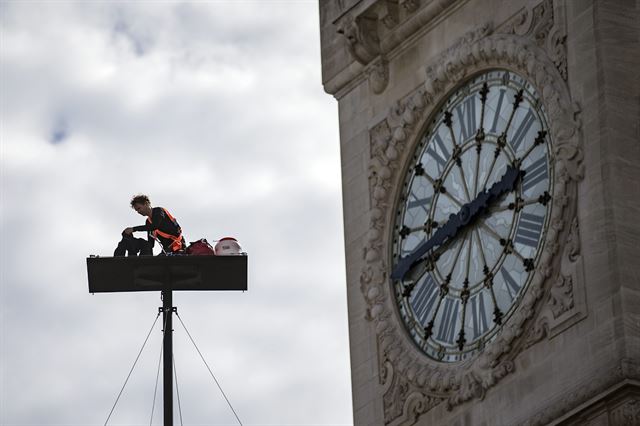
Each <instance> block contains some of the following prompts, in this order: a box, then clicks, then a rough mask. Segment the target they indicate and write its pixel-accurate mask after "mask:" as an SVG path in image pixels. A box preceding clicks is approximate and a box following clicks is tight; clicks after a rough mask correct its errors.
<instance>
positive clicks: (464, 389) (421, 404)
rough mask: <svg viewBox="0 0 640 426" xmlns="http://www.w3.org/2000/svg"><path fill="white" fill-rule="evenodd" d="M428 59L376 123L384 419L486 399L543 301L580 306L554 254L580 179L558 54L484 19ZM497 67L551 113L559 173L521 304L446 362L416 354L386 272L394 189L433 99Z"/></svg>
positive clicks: (364, 287) (372, 297)
mask: <svg viewBox="0 0 640 426" xmlns="http://www.w3.org/2000/svg"><path fill="white" fill-rule="evenodd" d="M431 63H432V64H433V65H431V66H429V67H427V69H426V75H425V83H424V85H423V86H422V87H420V88H418V89H417V90H415V91H414V92H413V93H411V94H409V95H408V96H407V97H406V98H404V99H402V100H400V101H398V102H397V103H396V104H395V105H394V106H393V107H392V108H391V109H390V111H389V112H388V114H387V116H386V118H384V119H383V120H382V121H381V122H380V123H378V124H377V125H375V126H373V127H372V128H371V129H370V143H371V146H370V154H371V159H370V167H369V184H370V194H371V209H370V212H369V214H370V226H369V232H368V235H367V243H366V247H365V249H364V261H365V266H364V268H363V271H362V273H361V277H360V288H361V291H362V293H363V295H364V297H365V300H366V303H367V305H368V309H367V319H368V320H370V321H372V322H373V324H374V327H375V332H376V334H377V338H378V346H379V351H380V353H379V359H380V363H381V365H380V371H381V372H383V374H381V375H380V377H381V385H382V386H383V389H384V397H383V398H384V407H385V422H386V423H387V424H393V425H400V424H412V423H414V422H415V420H416V419H417V417H418V416H419V415H420V414H421V413H424V412H426V411H427V410H429V409H430V408H432V407H433V406H434V405H436V404H438V403H439V402H441V401H446V404H447V407H448V408H449V409H451V408H452V407H455V406H457V405H459V404H461V403H463V402H465V401H468V400H470V399H473V398H477V399H482V398H483V397H484V395H485V393H486V391H487V390H488V389H490V388H491V387H492V386H493V385H495V384H496V383H497V382H498V381H500V380H501V379H502V378H503V377H504V376H506V375H508V374H510V373H511V372H513V371H514V368H515V367H514V362H513V360H514V358H515V357H516V356H517V355H518V353H520V352H521V351H522V350H524V349H525V348H526V345H524V344H522V341H523V337H526V333H525V329H526V326H528V325H527V324H528V323H529V322H531V321H532V319H535V318H536V317H537V316H538V313H539V312H540V311H541V309H540V303H539V302H540V300H543V299H545V298H547V299H548V300H550V301H551V300H553V302H550V305H549V306H550V308H549V309H550V310H551V313H552V315H557V316H554V319H557V318H561V317H562V315H564V314H566V313H567V312H570V311H571V309H573V307H572V306H571V305H572V304H573V305H574V306H575V302H573V292H574V288H575V287H577V286H579V285H575V283H576V281H575V280H574V278H573V275H571V273H570V272H569V273H568V275H567V276H570V277H572V278H571V280H570V281H567V280H564V281H563V277H564V275H562V267H561V265H559V262H558V261H557V258H558V256H557V255H556V254H557V252H558V251H560V248H561V247H563V246H565V239H566V238H567V235H568V234H569V228H570V227H571V224H572V223H574V218H575V209H576V196H577V195H576V194H577V192H576V183H577V181H579V180H580V179H582V176H583V166H582V149H581V146H580V135H579V129H580V122H579V120H578V119H577V114H578V112H579V109H578V108H577V106H576V105H574V104H572V102H571V98H570V95H569V92H568V88H567V86H566V83H565V81H564V77H563V75H562V73H561V71H559V70H558V68H557V65H556V63H555V61H554V59H553V57H552V56H550V55H549V54H548V52H547V51H546V49H544V48H543V47H541V46H540V44H539V43H538V42H537V40H536V39H532V38H531V37H529V36H526V35H518V34H515V33H511V34H509V33H507V34H504V33H495V34H494V33H493V32H492V30H491V26H488V25H487V26H485V27H483V28H480V29H479V30H477V31H474V32H470V33H468V34H466V35H465V36H464V37H462V38H461V39H460V40H459V41H458V42H456V43H455V44H454V45H453V46H451V47H450V48H449V49H447V50H446V51H445V52H443V53H442V54H441V55H439V56H438V57H436V58H434V59H433V60H432V61H431ZM496 67H499V68H506V69H510V70H513V71H515V72H517V73H519V74H520V75H522V76H524V77H526V78H527V79H528V80H529V81H530V82H531V83H532V84H533V85H534V86H536V88H537V91H538V93H539V94H540V95H541V101H542V104H543V105H544V107H545V110H546V112H547V117H548V119H549V123H550V129H549V131H550V134H551V137H552V141H553V147H552V150H553V156H554V168H555V176H556V182H555V192H554V198H553V201H552V211H551V222H550V223H551V224H550V228H549V231H548V233H547V237H546V240H545V244H544V249H543V252H542V255H541V259H540V263H539V265H538V267H537V269H536V270H535V272H534V277H533V279H532V282H531V283H530V285H529V289H528V290H527V292H526V294H525V295H524V297H523V300H522V301H521V304H520V306H519V308H518V309H517V311H516V312H515V313H514V315H513V316H512V317H511V318H510V319H509V320H508V322H507V323H506V324H505V325H504V327H503V328H502V330H501V331H500V332H499V334H498V335H497V336H496V338H495V339H494V340H493V341H492V342H491V343H488V344H487V346H486V348H485V350H484V351H483V352H482V353H480V354H479V355H477V356H476V357H474V358H472V359H470V360H468V361H465V362H463V363H458V364H455V365H446V364H442V363H436V362H434V361H432V360H430V359H429V358H427V357H426V356H425V355H424V354H422V353H421V352H419V350H418V349H417V348H416V347H415V346H414V345H413V344H412V342H411V341H410V339H409V338H408V337H407V336H406V333H405V331H404V329H403V326H402V323H401V321H400V320H399V318H398V316H397V313H396V311H395V307H394V303H393V300H394V297H393V294H392V290H391V285H390V283H389V280H388V275H387V274H388V268H389V266H388V261H387V259H388V255H389V254H388V249H387V247H388V241H389V238H390V236H391V232H392V228H393V206H394V203H395V199H396V197H397V195H398V194H396V191H395V189H394V188H399V187H401V185H400V184H399V183H398V182H400V180H401V179H402V177H403V171H404V168H405V165H406V163H407V161H408V157H409V156H410V155H411V153H412V152H413V145H415V143H416V141H417V139H418V136H419V133H420V131H421V129H422V127H423V124H424V123H425V122H426V121H427V119H428V117H429V116H431V114H432V113H433V112H434V111H435V109H436V107H437V104H438V103H439V102H440V101H441V100H442V99H443V97H444V96H445V95H446V94H447V93H449V92H450V91H451V90H453V89H455V87H456V86H457V85H458V84H459V83H460V81H462V80H463V79H466V78H468V77H471V76H472V75H474V74H476V73H478V72H481V71H484V70H488V69H492V68H496ZM576 223H577V222H576ZM575 229H576V231H575V233H574V234H573V235H574V236H573V237H572V238H574V239H575V240H577V239H578V235H577V225H576V228H575ZM564 251H566V250H564ZM568 251H569V254H568V256H569V261H571V259H575V256H574V254H572V253H574V252H575V249H568ZM578 251H579V245H578ZM564 273H567V271H566V270H565V271H564ZM576 279H577V278H576ZM552 282H553V283H555V284H558V283H560V284H559V288H558V289H556V290H554V291H553V292H551V290H550V288H549V283H552ZM551 294H553V296H549V295H551ZM554 312H555V313H554ZM400 407H402V408H400Z"/></svg>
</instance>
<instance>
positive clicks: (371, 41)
mask: <svg viewBox="0 0 640 426" xmlns="http://www.w3.org/2000/svg"><path fill="white" fill-rule="evenodd" d="M338 33H339V34H342V35H343V36H344V38H345V40H346V42H347V49H348V50H349V53H350V54H351V56H352V57H353V58H354V59H355V60H356V61H358V62H360V63H361V64H368V63H369V62H371V60H373V58H375V57H376V56H378V55H379V54H380V38H379V37H378V20H377V19H376V18H375V17H370V16H358V17H357V18H356V19H351V18H347V19H346V21H345V23H344V25H343V26H342V27H340V28H339V29H338Z"/></svg>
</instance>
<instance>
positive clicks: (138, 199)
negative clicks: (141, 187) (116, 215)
mask: <svg viewBox="0 0 640 426" xmlns="http://www.w3.org/2000/svg"><path fill="white" fill-rule="evenodd" d="M134 204H142V205H145V204H151V200H149V197H147V196H146V195H144V194H138V195H135V196H134V197H133V198H132V199H131V208H133V205H134Z"/></svg>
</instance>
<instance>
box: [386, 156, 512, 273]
mask: <svg viewBox="0 0 640 426" xmlns="http://www.w3.org/2000/svg"><path fill="white" fill-rule="evenodd" d="M520 175H521V172H520V170H519V169H517V168H515V167H513V166H509V167H507V171H506V173H505V174H504V175H503V176H502V178H501V179H500V180H499V181H498V182H496V183H494V184H493V185H492V186H491V188H489V190H484V191H482V192H480V193H479V194H478V196H477V197H476V198H475V199H474V200H473V201H471V202H469V203H467V204H465V205H463V206H462V207H461V208H460V211H459V212H458V213H457V214H452V215H450V216H449V220H448V221H447V223H446V224H444V225H443V226H442V227H440V228H438V230H437V231H436V232H435V233H434V234H433V236H432V237H431V238H430V239H429V240H428V241H426V242H424V243H422V244H421V245H419V246H418V248H416V249H415V250H414V251H413V252H412V253H411V254H409V255H408V256H406V257H404V258H402V259H400V260H399V261H398V264H397V265H396V267H395V268H394V270H393V271H392V272H391V279H394V280H403V279H404V277H405V276H406V274H407V272H409V270H410V269H411V268H413V266H414V265H415V264H416V263H417V262H418V261H419V260H420V259H421V258H422V257H423V256H424V255H425V254H426V253H427V252H428V251H429V250H431V249H432V248H433V247H435V246H439V245H442V243H444V242H445V241H447V240H449V239H452V238H454V237H455V236H456V235H457V234H458V232H459V231H460V229H462V228H464V227H465V226H467V225H468V224H469V223H470V222H471V221H473V220H474V219H475V218H477V217H478V216H480V215H482V214H483V213H484V212H485V211H486V210H487V208H488V206H489V204H490V203H491V202H492V201H493V200H495V199H496V198H499V197H500V196H502V195H503V194H504V193H505V192H509V191H512V190H513V189H514V188H515V184H516V182H517V180H518V177H519V176H520Z"/></svg>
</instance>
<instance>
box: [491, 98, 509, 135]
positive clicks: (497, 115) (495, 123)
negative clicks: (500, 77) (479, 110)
mask: <svg viewBox="0 0 640 426" xmlns="http://www.w3.org/2000/svg"><path fill="white" fill-rule="evenodd" d="M505 92H506V89H500V95H499V97H498V105H497V106H496V113H495V115H494V116H493V124H492V125H491V133H497V132H498V119H499V118H500V110H502V101H503V100H504V94H505Z"/></svg>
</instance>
